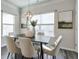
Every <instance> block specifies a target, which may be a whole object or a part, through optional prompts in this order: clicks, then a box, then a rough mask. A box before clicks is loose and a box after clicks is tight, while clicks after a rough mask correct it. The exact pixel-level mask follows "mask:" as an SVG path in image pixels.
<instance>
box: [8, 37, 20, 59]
mask: <svg viewBox="0 0 79 59" xmlns="http://www.w3.org/2000/svg"><path fill="white" fill-rule="evenodd" d="M7 50H8V52H9V53H8V56H7V59H8V58H9V56H10V54H11V56H12V55H13V54H15V58H16V54H19V53H21V50H20V49H19V48H18V47H17V46H16V44H15V42H14V38H13V37H8V39H7Z"/></svg>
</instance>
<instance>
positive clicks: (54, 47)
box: [43, 35, 62, 59]
mask: <svg viewBox="0 0 79 59" xmlns="http://www.w3.org/2000/svg"><path fill="white" fill-rule="evenodd" d="M61 40H62V36H61V35H60V36H59V37H58V38H57V40H56V41H55V42H54V43H53V44H48V45H43V51H44V53H45V54H47V55H51V56H53V59H56V55H57V54H58V52H59V50H60V43H61ZM49 43H50V42H49Z"/></svg>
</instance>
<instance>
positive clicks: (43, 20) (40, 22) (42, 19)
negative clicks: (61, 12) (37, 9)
mask: <svg viewBox="0 0 79 59" xmlns="http://www.w3.org/2000/svg"><path fill="white" fill-rule="evenodd" d="M32 19H33V20H34V19H37V25H36V32H38V31H41V32H44V33H45V35H48V36H54V12H52V13H46V14H39V15H34V16H33V18H32Z"/></svg>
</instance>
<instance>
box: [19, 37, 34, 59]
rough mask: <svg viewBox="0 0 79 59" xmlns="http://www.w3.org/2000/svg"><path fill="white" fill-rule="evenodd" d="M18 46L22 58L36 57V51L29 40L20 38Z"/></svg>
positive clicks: (31, 58)
mask: <svg viewBox="0 0 79 59" xmlns="http://www.w3.org/2000/svg"><path fill="white" fill-rule="evenodd" d="M19 46H20V49H21V53H22V55H23V57H25V58H28V59H33V57H36V55H35V54H36V51H35V48H34V47H33V45H32V41H31V39H30V38H24V37H20V38H19Z"/></svg>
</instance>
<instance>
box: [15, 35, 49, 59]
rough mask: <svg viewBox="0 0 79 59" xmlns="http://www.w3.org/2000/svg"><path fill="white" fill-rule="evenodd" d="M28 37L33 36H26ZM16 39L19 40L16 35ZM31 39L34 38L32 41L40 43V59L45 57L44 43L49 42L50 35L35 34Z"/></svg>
mask: <svg viewBox="0 0 79 59" xmlns="http://www.w3.org/2000/svg"><path fill="white" fill-rule="evenodd" d="M26 38H31V37H26ZM14 39H15V41H17V39H18V37H14ZM31 39H32V42H35V43H39V44H40V59H44V55H43V54H44V52H43V44H48V42H49V40H50V37H49V36H42V35H38V36H35V38H31ZM18 40H19V39H18Z"/></svg>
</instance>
